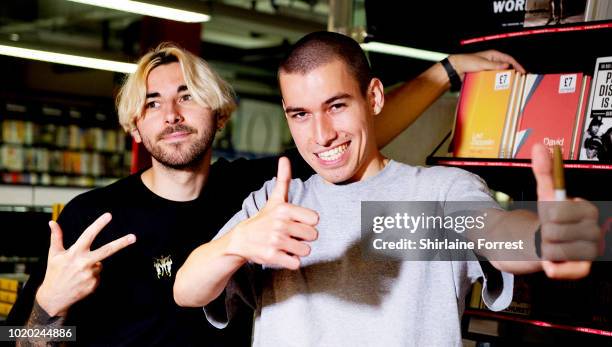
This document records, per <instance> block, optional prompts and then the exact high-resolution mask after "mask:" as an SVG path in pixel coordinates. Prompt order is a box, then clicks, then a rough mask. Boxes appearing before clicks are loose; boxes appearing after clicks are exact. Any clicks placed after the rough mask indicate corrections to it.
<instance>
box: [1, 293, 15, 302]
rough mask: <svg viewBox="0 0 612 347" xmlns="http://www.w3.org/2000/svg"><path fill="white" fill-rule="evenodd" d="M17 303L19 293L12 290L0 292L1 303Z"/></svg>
mask: <svg viewBox="0 0 612 347" xmlns="http://www.w3.org/2000/svg"><path fill="white" fill-rule="evenodd" d="M15 301H17V292H13V291H10V290H0V302H3V303H6V304H14V303H15Z"/></svg>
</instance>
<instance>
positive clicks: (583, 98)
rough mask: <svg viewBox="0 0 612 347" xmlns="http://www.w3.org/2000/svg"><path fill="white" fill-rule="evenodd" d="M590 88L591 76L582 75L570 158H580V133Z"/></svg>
mask: <svg viewBox="0 0 612 347" xmlns="http://www.w3.org/2000/svg"><path fill="white" fill-rule="evenodd" d="M590 90H591V76H584V78H583V79H582V90H581V92H580V102H579V103H578V109H577V110H576V123H575V124H574V133H573V134H572V149H571V152H570V158H571V159H572V160H578V159H580V135H581V132H582V128H583V127H584V119H585V116H586V109H587V105H588V103H589V91H590Z"/></svg>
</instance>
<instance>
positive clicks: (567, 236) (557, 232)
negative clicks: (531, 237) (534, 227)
mask: <svg viewBox="0 0 612 347" xmlns="http://www.w3.org/2000/svg"><path fill="white" fill-rule="evenodd" d="M600 238H601V229H600V228H599V225H597V223H595V222H594V221H589V220H585V221H581V222H579V223H574V224H556V223H546V224H544V225H542V241H544V242H550V243H561V242H571V241H589V242H596V243H599V240H600Z"/></svg>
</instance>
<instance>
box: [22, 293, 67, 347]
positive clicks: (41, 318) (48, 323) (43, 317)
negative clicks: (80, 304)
mask: <svg viewBox="0 0 612 347" xmlns="http://www.w3.org/2000/svg"><path fill="white" fill-rule="evenodd" d="M65 320H66V318H65V317H63V316H55V317H51V316H49V314H48V313H47V311H45V310H44V309H43V308H42V307H40V305H39V304H38V301H36V300H34V306H33V307H32V312H31V313H30V317H29V318H28V321H27V322H26V325H25V327H26V328H31V329H33V328H38V329H43V328H44V329H54V328H60V327H62V326H64V321H65ZM64 345H65V343H64V342H61V341H53V340H52V339H51V338H43V337H37V338H22V339H18V340H17V346H18V347H26V346H27V347H34V346H64Z"/></svg>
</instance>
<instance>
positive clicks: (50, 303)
mask: <svg viewBox="0 0 612 347" xmlns="http://www.w3.org/2000/svg"><path fill="white" fill-rule="evenodd" d="M55 301H56V300H54V299H53V296H52V295H49V293H48V291H47V290H46V287H45V286H44V283H43V284H42V285H41V286H40V287H39V288H38V291H36V296H35V298H34V302H35V305H36V304H37V305H38V306H39V307H40V308H41V309H42V310H43V311H44V312H45V313H46V314H47V315H48V316H49V318H53V317H58V316H65V315H66V311H67V309H63V308H62V307H61V306H59V305H57V304H56V303H55Z"/></svg>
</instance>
